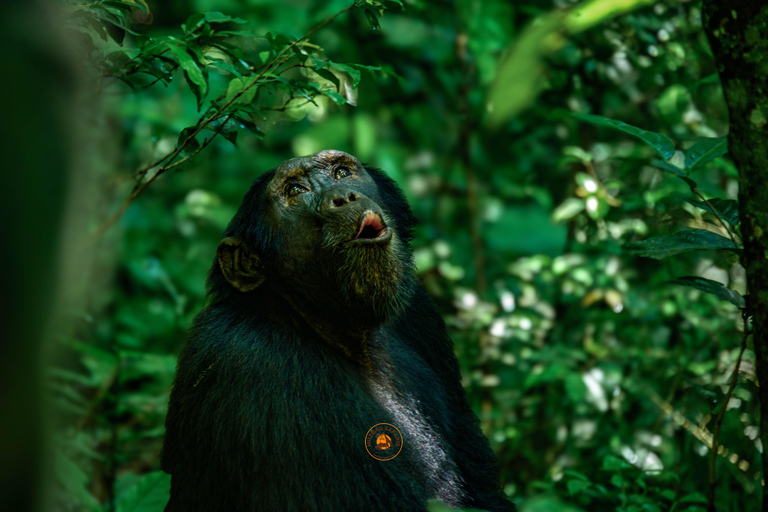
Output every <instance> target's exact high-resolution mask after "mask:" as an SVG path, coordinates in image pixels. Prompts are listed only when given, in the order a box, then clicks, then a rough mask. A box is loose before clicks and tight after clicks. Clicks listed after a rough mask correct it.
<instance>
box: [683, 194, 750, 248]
mask: <svg viewBox="0 0 768 512" xmlns="http://www.w3.org/2000/svg"><path fill="white" fill-rule="evenodd" d="M693 193H694V194H696V195H697V196H699V199H701V200H702V201H704V204H706V205H707V206H709V209H710V210H711V211H712V213H714V214H715V217H716V218H717V220H718V221H720V224H721V225H722V226H723V228H724V229H725V231H726V233H728V236H729V237H730V238H731V241H733V243H735V244H738V243H739V239H737V238H736V237H735V236H734V234H733V233H732V232H731V230H730V228H729V227H728V223H727V222H726V221H725V219H723V218H722V217H721V216H720V212H719V211H718V209H717V208H715V207H714V206H712V204H711V203H710V202H709V201H708V200H707V198H705V197H704V195H702V193H701V192H700V191H699V189H698V188H693Z"/></svg>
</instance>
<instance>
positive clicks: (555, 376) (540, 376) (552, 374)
mask: <svg viewBox="0 0 768 512" xmlns="http://www.w3.org/2000/svg"><path fill="white" fill-rule="evenodd" d="M567 374H568V369H567V368H566V367H565V366H562V365H558V364H553V365H550V366H547V368H546V369H545V370H544V371H542V372H540V373H533V372H531V373H529V374H528V376H527V377H526V378H525V382H524V383H523V388H524V389H530V388H532V387H534V386H537V385H539V384H543V383H545V382H552V381H558V380H561V379H563V377H565V376H566V375H567Z"/></svg>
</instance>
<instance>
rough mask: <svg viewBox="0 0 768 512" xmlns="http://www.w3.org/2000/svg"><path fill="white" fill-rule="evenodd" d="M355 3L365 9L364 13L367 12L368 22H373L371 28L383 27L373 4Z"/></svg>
mask: <svg viewBox="0 0 768 512" xmlns="http://www.w3.org/2000/svg"><path fill="white" fill-rule="evenodd" d="M355 5H356V6H357V7H359V8H360V9H361V10H362V11H363V14H365V17H366V19H367V20H368V23H370V24H371V29H373V30H379V29H380V28H381V24H380V23H379V18H378V16H377V14H378V13H377V12H376V9H374V8H373V6H371V5H368V4H364V3H356V4H355Z"/></svg>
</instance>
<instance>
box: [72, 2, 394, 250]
mask: <svg viewBox="0 0 768 512" xmlns="http://www.w3.org/2000/svg"><path fill="white" fill-rule="evenodd" d="M390 3H391V2H390ZM395 3H396V4H397V3H398V2H395ZM400 5H401V4H400ZM355 8H359V9H361V10H362V11H363V13H364V14H365V16H366V17H367V19H368V20H369V22H371V24H372V26H373V27H374V28H378V21H377V15H380V14H381V13H383V10H384V6H383V5H382V4H380V3H378V2H374V1H372V0H355V2H354V3H352V4H351V5H349V6H348V7H346V8H344V9H341V10H340V11H338V12H336V13H335V14H333V15H331V16H330V17H328V18H326V19H325V20H323V21H322V22H320V23H318V24H317V25H315V26H314V27H313V28H311V29H310V30H309V31H308V32H307V33H306V34H304V35H303V36H302V37H300V38H298V39H295V40H291V38H289V37H287V36H284V35H281V34H273V33H267V34H266V35H259V34H255V33H253V32H251V31H249V30H234V29H235V28H239V26H242V25H245V24H246V23H247V22H246V21H245V20H242V19H239V18H233V17H230V16H227V15H225V14H222V13H216V12H207V13H197V14H193V15H192V16H190V17H189V18H188V19H187V21H186V22H185V23H184V24H183V25H182V30H183V32H184V35H183V37H174V36H165V37H159V38H155V39H151V38H148V37H145V36H142V35H141V34H138V33H136V32H134V31H132V30H131V28H130V19H131V15H132V13H135V12H136V11H137V10H140V11H141V12H148V11H146V10H145V9H146V6H144V5H142V6H137V5H136V4H134V3H132V2H115V1H111V0H109V1H107V0H105V1H102V2H96V3H92V4H87V5H82V6H80V7H79V10H77V15H78V16H80V17H81V19H82V20H86V21H87V23H85V22H83V24H82V26H81V28H83V27H85V28H84V31H86V32H88V31H94V30H95V31H96V32H97V35H98V36H99V37H101V38H102V39H103V40H104V41H106V40H107V39H106V35H105V34H109V35H110V36H111V37H112V38H113V40H114V42H116V43H118V45H122V42H123V38H124V37H125V33H124V32H129V33H131V34H133V36H134V39H135V41H136V42H137V43H138V52H137V50H136V49H132V50H127V49H122V50H117V51H115V52H112V53H110V54H108V55H107V57H106V58H105V62H104V63H103V64H104V66H105V69H104V70H103V71H102V76H105V77H113V78H114V79H115V80H114V81H112V82H111V83H110V84H107V86H109V85H111V84H112V83H115V82H117V81H118V80H119V81H122V82H125V83H126V84H128V85H129V86H130V87H131V89H133V90H134V92H135V91H137V90H143V89H146V88H149V87H151V86H153V85H154V84H156V83H157V82H159V81H162V82H164V83H165V84H166V85H167V84H168V83H170V81H171V80H172V78H173V76H172V74H173V72H174V71H175V70H176V69H179V68H180V69H181V70H182V72H183V74H184V77H185V79H186V84H187V86H188V87H189V89H190V90H191V92H192V93H193V94H194V95H195V98H196V100H197V105H198V110H203V113H202V114H201V115H200V117H199V119H198V121H197V122H196V123H195V124H194V125H192V126H189V127H187V128H185V129H184V130H182V131H181V133H180V134H179V137H178V142H177V144H176V146H175V147H174V149H173V150H171V151H169V152H167V153H166V154H165V155H164V156H162V157H161V158H159V159H157V160H156V161H154V162H152V163H150V164H148V165H146V166H144V167H142V168H141V169H139V170H138V171H136V172H134V173H132V174H131V175H130V176H127V177H126V178H124V179H132V180H135V184H134V187H133V189H132V191H131V193H130V194H129V195H128V197H127V198H126V199H125V200H124V201H123V202H122V204H121V205H120V206H119V207H118V208H117V210H116V211H115V212H114V213H113V214H112V215H111V216H110V217H109V218H108V219H107V220H106V221H104V222H103V223H102V224H101V226H99V228H98V229H97V230H96V231H95V232H94V233H93V234H92V235H91V237H92V238H97V237H99V236H100V235H101V234H103V233H104V232H105V231H106V230H107V229H109V227H110V226H112V225H113V224H114V223H115V222H116V221H117V220H118V219H119V218H120V216H121V215H122V214H123V213H124V212H125V210H126V209H127V208H128V207H129V206H130V205H131V203H132V202H133V201H134V200H135V199H136V198H137V197H138V196H139V195H140V194H141V193H142V192H143V191H144V190H146V188H147V187H148V186H149V185H150V184H151V183H152V182H154V181H155V180H157V178H159V177H160V176H162V175H163V174H165V173H166V172H168V171H169V170H172V169H175V168H178V167H179V166H181V165H182V164H184V163H186V162H188V161H189V160H190V159H192V158H193V157H194V156H196V155H198V154H199V153H200V152H201V151H203V150H204V149H205V148H206V147H208V146H209V145H210V144H211V143H212V142H213V141H214V140H215V139H216V138H217V137H218V136H219V135H222V136H223V137H224V138H225V139H227V140H228V141H230V142H231V143H233V144H235V143H236V139H237V134H238V133H239V132H240V131H243V130H245V131H248V132H250V133H252V134H254V135H255V136H257V137H259V138H263V136H264V134H263V132H261V130H260V129H259V127H258V126H257V124H256V122H254V119H253V118H254V116H259V117H261V118H264V114H263V113H262V112H263V111H273V112H275V111H286V110H288V109H289V108H302V107H304V106H306V105H307V104H309V103H311V104H314V105H317V102H316V98H317V96H325V97H327V98H328V99H330V100H332V101H333V102H335V103H336V104H337V105H344V104H351V105H354V104H355V96H354V94H353V93H352V92H351V91H352V90H353V89H355V88H357V86H358V84H359V82H360V79H361V72H362V71H367V72H370V73H374V72H377V71H381V68H379V67H375V66H365V65H362V64H341V63H336V62H333V61H331V60H328V59H327V58H325V57H324V56H323V54H322V51H323V49H322V48H321V47H319V46H317V45H315V44H313V43H311V42H310V41H309V39H310V37H312V36H313V35H314V34H315V33H316V32H317V31H319V30H320V29H322V28H323V27H325V26H327V25H328V24H330V23H331V22H333V21H334V20H335V19H336V18H338V17H339V16H341V15H343V14H345V13H347V12H349V11H351V10H353V9H355ZM94 19H98V20H99V21H101V22H102V23H103V24H105V25H109V27H111V30H106V31H100V30H99V26H98V25H95V24H94V22H93V21H94ZM82 20H81V21H82ZM94 27H95V29H94ZM115 28H117V29H120V30H122V31H123V32H121V33H118V34H117V35H115V30H114V29H115ZM235 38H246V39H249V40H251V41H252V44H251V46H256V47H258V46H259V45H260V46H261V48H263V49H264V50H265V51H262V52H259V53H258V55H254V52H253V51H251V49H249V50H245V49H243V45H237V44H235V43H234V42H233V41H236V39H235ZM93 39H94V40H96V39H97V38H96V37H94V38H93ZM210 67H215V68H218V69H219V70H220V71H221V72H222V73H223V74H225V75H229V76H231V79H230V80H229V83H228V86H227V88H226V89H225V90H224V91H220V92H219V93H218V94H217V95H216V97H215V98H214V99H208V96H209V93H210V84H209V81H208V68H210ZM291 70H293V71H291ZM288 72H291V73H290V75H288V74H287V73H288ZM297 73H298V74H297ZM147 74H148V75H150V76H151V77H152V79H151V81H149V82H147V81H146V80H144V79H143V78H142V76H143V75H147ZM265 87H271V88H276V89H278V90H283V91H285V92H286V93H287V100H286V101H284V102H282V104H279V106H274V105H261V104H259V102H258V96H259V92H260V91H262V90H263V88H265ZM102 89H103V87H102ZM100 90H101V89H100ZM300 98H303V99H304V100H305V101H303V102H301V103H299V104H296V103H295V100H297V99H300ZM281 101H282V100H281ZM204 105H207V108H203V106H204ZM203 130H209V131H210V135H209V136H207V137H206V138H205V139H203V140H202V141H200V140H198V136H200V134H201V132H203ZM120 181H123V180H120Z"/></svg>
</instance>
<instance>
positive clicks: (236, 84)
mask: <svg viewBox="0 0 768 512" xmlns="http://www.w3.org/2000/svg"><path fill="white" fill-rule="evenodd" d="M255 81H256V77H255V76H249V77H246V78H233V79H232V80H230V81H229V87H227V103H229V102H230V101H232V99H233V98H234V97H235V96H237V95H238V94H240V93H241V92H242V94H240V96H238V97H237V99H236V100H235V101H234V104H237V103H246V104H247V103H250V102H252V101H253V98H254V97H255V96H256V89H257V88H256V87H251V86H252V85H253V83H254V82H255ZM246 89H247V90H246ZM243 91H245V92H243Z"/></svg>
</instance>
